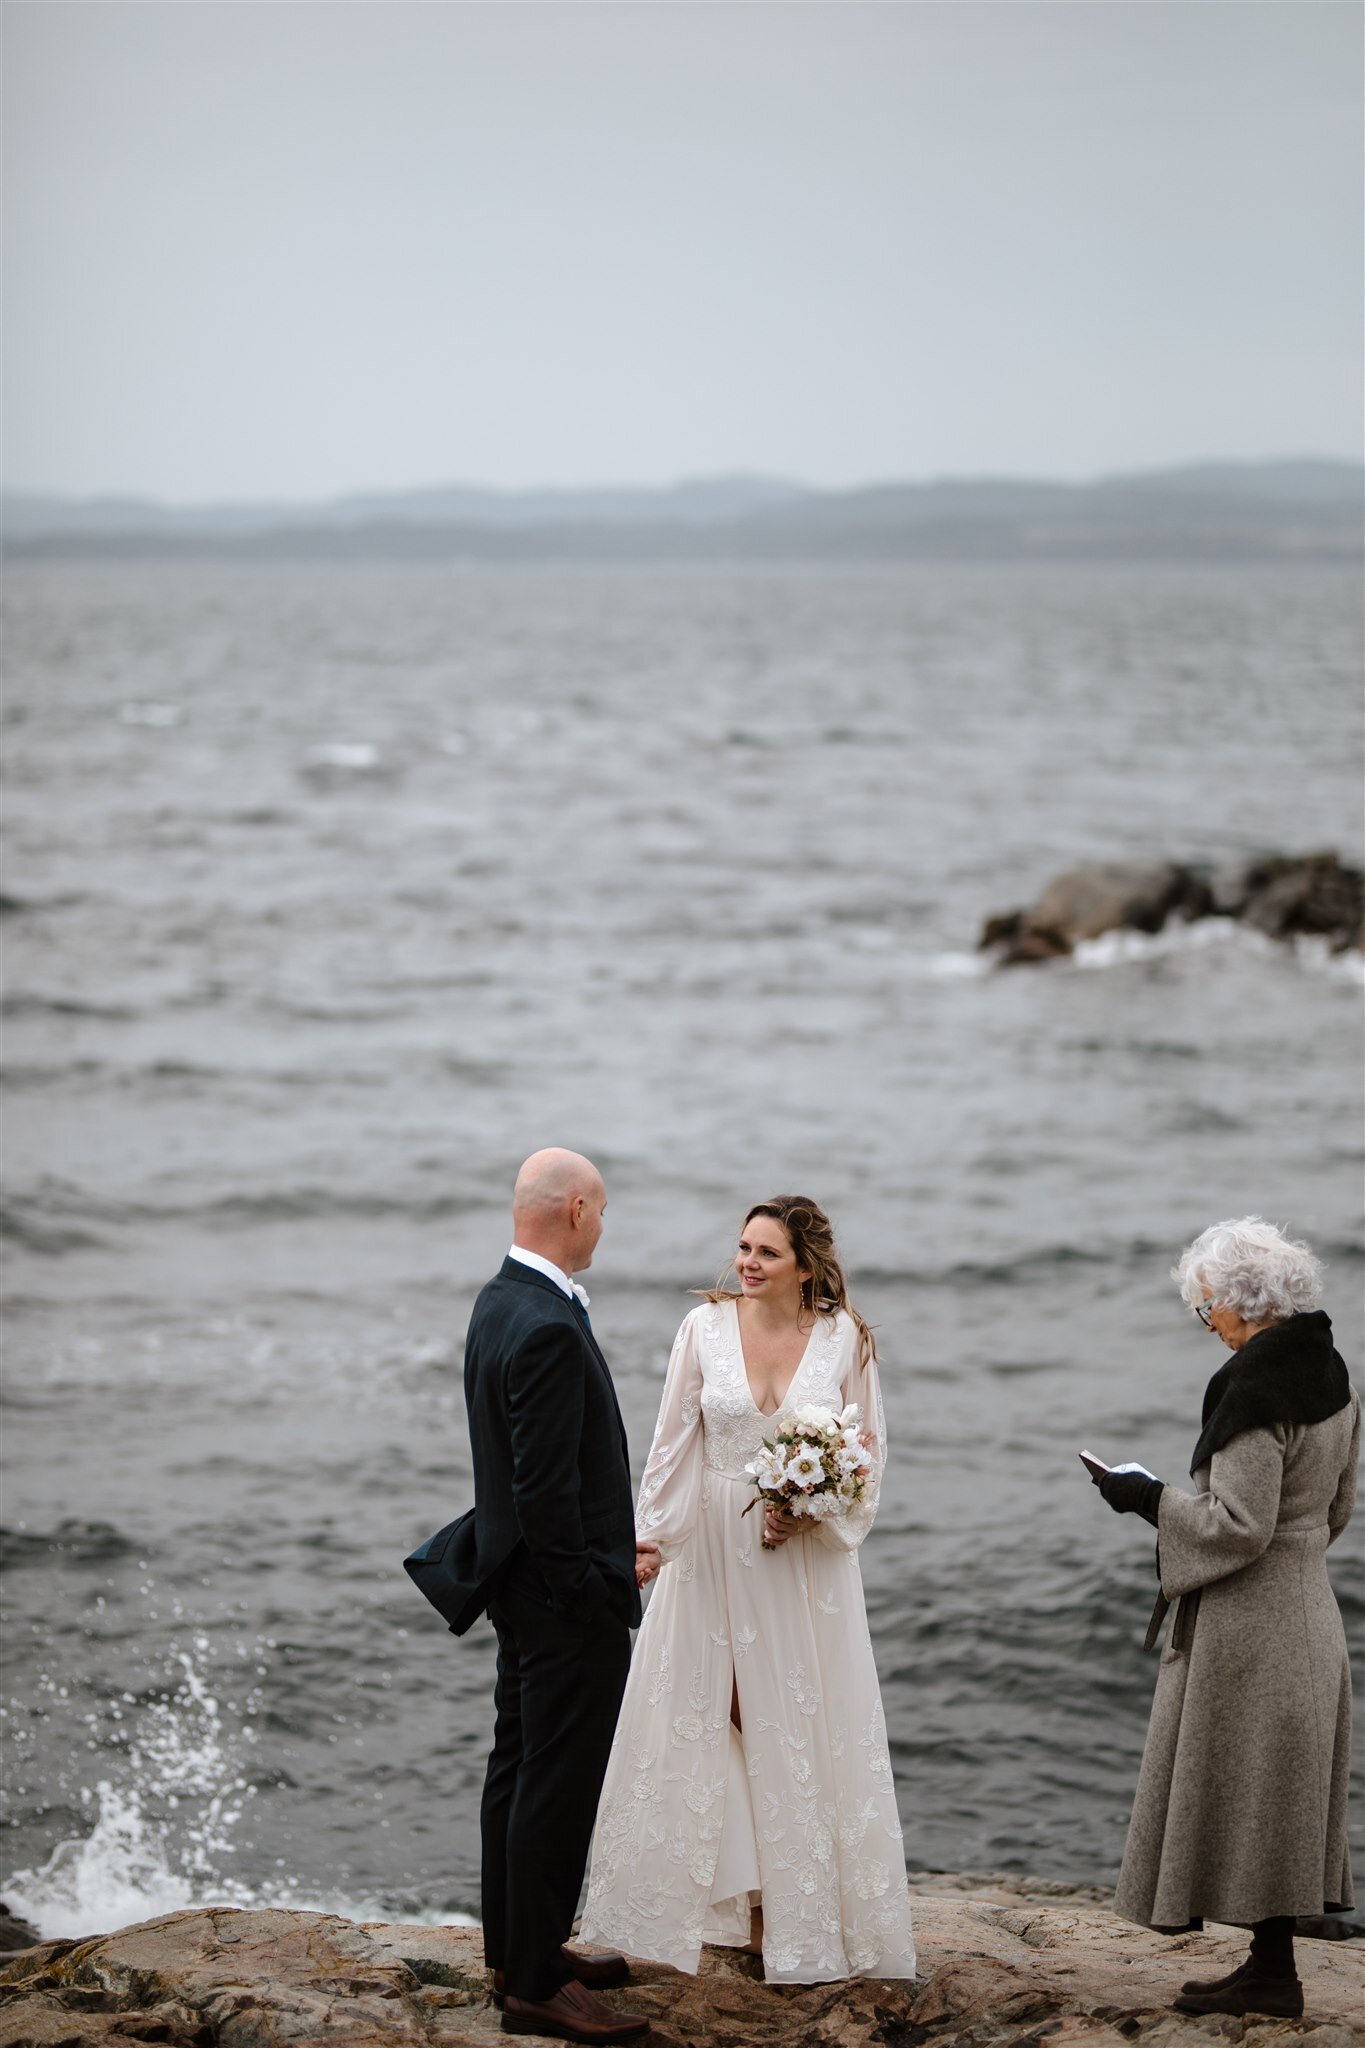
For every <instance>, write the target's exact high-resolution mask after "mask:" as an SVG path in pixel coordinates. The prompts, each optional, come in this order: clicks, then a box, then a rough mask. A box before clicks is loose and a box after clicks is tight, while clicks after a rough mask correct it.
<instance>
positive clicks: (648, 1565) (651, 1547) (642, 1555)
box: [635, 1542, 663, 1586]
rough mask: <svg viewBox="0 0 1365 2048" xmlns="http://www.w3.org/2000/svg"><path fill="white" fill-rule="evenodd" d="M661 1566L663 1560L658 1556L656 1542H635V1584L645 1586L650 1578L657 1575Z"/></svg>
mask: <svg viewBox="0 0 1365 2048" xmlns="http://www.w3.org/2000/svg"><path fill="white" fill-rule="evenodd" d="M662 1568H663V1560H662V1558H661V1557H660V1556H659V1546H658V1544H657V1543H638V1542H637V1544H636V1545H635V1583H636V1585H637V1586H647V1585H648V1584H649V1582H650V1580H651V1579H655V1578H657V1577H658V1575H659V1573H660V1571H661V1570H662Z"/></svg>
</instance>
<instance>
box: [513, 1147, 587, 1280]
mask: <svg viewBox="0 0 1365 2048" xmlns="http://www.w3.org/2000/svg"><path fill="white" fill-rule="evenodd" d="M606 1206H607V1190H606V1185H605V1183H604V1181H603V1179H602V1176H601V1174H600V1173H599V1172H598V1171H597V1168H596V1167H595V1166H594V1165H593V1163H592V1161H591V1159H585V1158H584V1157H583V1154H582V1153H581V1152H565V1151H564V1150H562V1149H561V1147H559V1146H557V1145H552V1146H550V1147H548V1149H547V1150H545V1151H544V1152H533V1153H532V1154H531V1156H530V1158H529V1159H527V1160H526V1161H525V1162H524V1163H523V1165H522V1169H521V1171H520V1173H519V1174H518V1175H517V1184H516V1187H515V1188H514V1189H513V1191H512V1225H513V1228H514V1230H515V1231H516V1237H517V1243H518V1244H519V1245H520V1246H521V1247H522V1248H523V1250H525V1251H528V1252H539V1254H540V1256H541V1257H542V1258H543V1259H549V1260H551V1261H552V1262H553V1264H555V1265H556V1266H558V1267H559V1268H560V1269H561V1271H563V1272H565V1273H581V1272H583V1271H584V1270H585V1269H586V1268H587V1267H588V1266H590V1265H591V1264H592V1255H593V1253H594V1251H595V1250H596V1249H597V1241H598V1239H599V1238H600V1237H601V1235H602V1216H603V1212H604V1210H605V1209H606Z"/></svg>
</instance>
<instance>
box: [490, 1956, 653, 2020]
mask: <svg viewBox="0 0 1365 2048" xmlns="http://www.w3.org/2000/svg"><path fill="white" fill-rule="evenodd" d="M559 1953H560V1954H561V1955H562V1956H563V1958H564V1960H565V1962H566V1963H567V1964H568V1966H569V1968H570V1969H571V1970H572V1971H573V1973H574V1976H575V1977H576V1979H577V1980H578V1982H579V1983H580V1984H586V1985H587V1987H588V1989H589V1991H610V1990H612V1989H613V1988H614V1986H616V1985H617V1984H628V1983H629V1982H630V1965H629V1963H628V1962H627V1961H626V1959H625V1957H624V1956H623V1955H620V1954H618V1952H617V1951H616V1950H615V1949H614V1948H608V1949H604V1950H603V1951H602V1953H601V1955H600V1956H585V1955H581V1954H580V1953H579V1951H578V1950H577V1949H576V1948H561V1949H560V1951H559ZM506 1993H507V1978H506V1976H505V1974H504V1973H503V1971H501V1970H494V1972H493V2003H494V2005H496V2006H497V2007H498V2008H499V2010H501V2007H502V2001H503V1999H504V1997H505V1996H506Z"/></svg>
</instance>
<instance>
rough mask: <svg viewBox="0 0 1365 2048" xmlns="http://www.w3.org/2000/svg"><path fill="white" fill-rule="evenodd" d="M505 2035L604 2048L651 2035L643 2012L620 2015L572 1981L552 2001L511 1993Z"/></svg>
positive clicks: (504, 2004)
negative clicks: (550, 2038)
mask: <svg viewBox="0 0 1365 2048" xmlns="http://www.w3.org/2000/svg"><path fill="white" fill-rule="evenodd" d="M502 2031H503V2032H504V2034H553V2035H555V2036H557V2037H558V2038H559V2039H560V2040H562V2041H586V2042H589V2043H600V2044H601V2048H608V2044H610V2043H614V2042H616V2041H635V2040H638V2039H639V2037H640V2035H641V2034H647V2033H648V2032H649V2021H648V2020H647V2019H646V2018H645V2016H644V2014H643V2013H640V2012H617V2010H616V2008H615V2006H611V2005H608V2004H607V2003H606V2002H605V2000H603V1999H601V1998H598V1997H597V1995H596V1993H595V1992H592V1991H589V1990H588V1988H587V1986H586V1984H579V1983H577V1982H576V1981H575V1980H574V1979H573V1978H572V1977H571V1978H570V1979H569V1981H568V1983H567V1984H561V1985H560V1987H559V1989H558V1991H556V1993H555V1995H554V1997H553V1998H546V1999H543V2000H532V1999H529V1998H518V1997H517V1995H516V1993H515V1991H509V1992H507V1993H506V1995H505V1996H504V1998H503V2002H502Z"/></svg>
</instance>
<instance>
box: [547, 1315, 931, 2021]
mask: <svg viewBox="0 0 1365 2048" xmlns="http://www.w3.org/2000/svg"><path fill="white" fill-rule="evenodd" d="M850 1401H855V1402H857V1403H858V1405H859V1409H860V1414H861V1427H863V1428H864V1429H869V1430H871V1431H872V1432H873V1433H874V1435H875V1439H876V1442H875V1447H874V1450H873V1452H872V1457H873V1462H874V1471H873V1474H872V1476H871V1478H870V1479H869V1481H868V1483H867V1485H866V1487H865V1490H864V1495H863V1498H862V1499H861V1500H860V1501H859V1502H858V1503H857V1505H856V1506H855V1508H854V1509H853V1511H852V1512H851V1513H850V1514H849V1515H848V1516H846V1517H843V1518H842V1519H841V1520H839V1521H837V1522H833V1521H831V1522H825V1523H823V1524H820V1525H818V1526H812V1529H811V1532H810V1533H809V1534H806V1533H803V1534H801V1535H799V1536H794V1537H792V1538H791V1539H790V1541H789V1542H787V1543H785V1544H784V1545H782V1547H781V1548H780V1549H777V1550H772V1551H767V1550H764V1549H763V1547H762V1510H761V1509H760V1508H755V1509H754V1511H753V1512H752V1513H751V1514H749V1515H745V1514H744V1512H743V1511H744V1509H745V1508H746V1507H747V1506H748V1504H749V1502H750V1501H751V1500H752V1499H753V1497H754V1493H753V1482H752V1480H751V1479H750V1478H749V1477H748V1476H747V1474H746V1473H745V1470H744V1467H745V1466H746V1464H748V1463H749V1462H750V1460H751V1459H752V1458H753V1457H754V1456H755V1454H756V1453H757V1451H758V1449H759V1447H760V1446H761V1444H762V1442H763V1439H764V1437H765V1436H771V1435H772V1433H773V1431H774V1429H775V1428H776V1427H777V1426H778V1424H779V1421H780V1420H781V1419H782V1418H784V1417H790V1416H792V1415H794V1414H795V1413H796V1411H797V1409H798V1408H800V1407H802V1406H809V1405H818V1406H821V1407H825V1408H832V1409H833V1410H834V1411H835V1412H836V1413H837V1412H838V1411H839V1410H840V1409H842V1408H843V1407H844V1406H845V1404H846V1403H847V1402H850ZM884 1456H885V1424H884V1420H883V1417H882V1411H881V1400H880V1394H879V1391H878V1385H877V1373H876V1366H875V1364H874V1363H872V1362H868V1363H867V1364H866V1365H863V1364H861V1363H860V1362H859V1357H858V1331H857V1326H856V1325H855V1324H854V1323H853V1321H852V1319H851V1318H850V1317H848V1316H846V1315H844V1314H843V1313H842V1312H841V1313H840V1314H839V1315H838V1316H837V1317H834V1318H824V1319H821V1320H819V1321H817V1323H816V1325H815V1328H814V1331H813V1332H812V1336H811V1340H810V1343H809V1345H808V1346H807V1349H806V1353H805V1356H804V1357H803V1359H802V1361H801V1363H800V1365H799V1366H798V1368H797V1371H796V1374H795V1377H794V1378H793V1380H792V1384H791V1386H790V1388H789V1389H788V1392H787V1396H786V1399H785V1400H784V1401H783V1403H782V1406H781V1408H779V1409H778V1410H777V1413H776V1414H775V1415H764V1414H762V1413H761V1412H760V1411H759V1409H757V1408H756V1407H755V1406H754V1401H753V1396H752V1394H751V1392H750V1389H749V1382H748V1377H747V1374H746V1373H745V1370H744V1354H743V1350H742V1347H741V1345H740V1339H739V1323H738V1317H737V1314H736V1310H735V1306H734V1304H733V1302H730V1301H723V1302H708V1303H705V1304H703V1306H702V1307H700V1308H698V1309H696V1310H694V1311H693V1313H692V1314H691V1315H690V1316H688V1318H687V1319H686V1321H685V1322H684V1324H683V1326H682V1329H681V1330H680V1331H679V1333H678V1340H677V1343H676V1344H675V1345H674V1348H673V1356H672V1359H671V1360H670V1363H669V1371H668V1379H667V1381H666V1382H665V1387H664V1397H663V1404H662V1407H661V1409H660V1415H659V1425H658V1428H657V1430H656V1432H655V1438H654V1444H653V1447H652V1449H651V1451H650V1457H649V1462H648V1464H647V1465H646V1468H645V1476H644V1479H643V1481H642V1483H641V1488H640V1501H639V1507H638V1509H637V1528H638V1531H639V1534H640V1536H641V1537H642V1538H649V1539H651V1540H653V1541H655V1542H657V1543H658V1544H659V1546H660V1550H661V1553H662V1555H663V1558H664V1567H663V1569H662V1571H661V1572H660V1575H659V1578H658V1581H657V1583H656V1586H655V1590H654V1593H653V1595H652V1597H651V1600H650V1603H649V1608H648V1611H647V1613H646V1615H645V1618H644V1622H643V1624H642V1626H641V1628H640V1632H639V1635H638V1637H637V1638H636V1644H635V1653H634V1657H633V1658H632V1661H631V1669H630V1677H629V1680H628V1682H627V1686H626V1693H625V1698H624V1700H623V1702H622V1706H621V1715H620V1719H619V1721H618V1723H617V1728H616V1737H615V1741H614V1743H613V1745H612V1751H611V1758H610V1761H609V1763H608V1765H607V1775H606V1781H605V1784H604V1786H603V1790H602V1799H601V1804H600V1805H599V1807H598V1814H597V1829H596V1834H595V1836H594V1841H593V1852H592V1866H591V1871H590V1876H589V1882H588V1899H587V1905H586V1907H585V1909H584V1913H583V1920H582V1925H581V1933H582V1937H583V1939H584V1940H585V1941H591V1942H598V1943H602V1944H606V1945H608V1946H612V1947H618V1948H622V1949H624V1950H625V1951H626V1952H627V1953H628V1954H630V1955H634V1956H640V1957H646V1958H649V1959H650V1960H653V1961H656V1962H663V1963H670V1964H672V1965H673V1966H674V1967H675V1968H677V1969H681V1970H692V1971H694V1970H695V1969H696V1968H697V1964H698V1961H699V1958H700V1953H701V1946H702V1943H703V1942H704V1941H706V1942H715V1943H718V1944H721V1945H724V1946H730V1947H743V1946H745V1945H746V1944H747V1942H748V1940H749V1912H750V1905H751V1903H752V1904H759V1903H761V1905H762V1908H763V1962H764V1973H765V1975H766V1977H767V1979H768V1981H769V1982H770V1983H792V1984H811V1983H822V1982H828V1981H832V1980H836V1979H839V1978H843V1977H848V1976H869V1977H913V1976H914V1974H915V1947H914V1937H913V1933H912V1930H911V1923H910V1900H909V1893H908V1890H907V1886H906V1879H905V1850H904V1844H903V1839H902V1834H901V1824H900V1818H899V1815H898V1813H897V1809H896V1795H895V1787H894V1784H893V1782H892V1776H891V1760H890V1756H889V1754H888V1751H887V1742H886V1729H885V1724H884V1721H883V1717H882V1705H881V1693H880V1688H879V1686H878V1683H877V1672H876V1666H875V1664H874V1662H873V1657H872V1644H871V1639H870V1637H869V1634H868V1627H867V1616H866V1611H865V1609H864V1605H863V1589H862V1576H861V1573H860V1570H859V1565H858V1548H857V1546H858V1544H859V1542H861V1540H862V1537H863V1536H864V1535H865V1534H866V1533H867V1529H868V1528H869V1527H870V1526H871V1522H872V1517H873V1515H874V1514H875V1511H876V1496H877V1491H878V1483H879V1480H880V1474H881V1467H882V1462H883V1459H884ZM732 1685H733V1689H734V1691H735V1692H736V1693H737V1694H738V1700H739V1714H740V1722H741V1728H740V1729H736V1728H735V1726H734V1723H733V1722H732V1720H731V1718H730V1710H731V1698H732Z"/></svg>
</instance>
